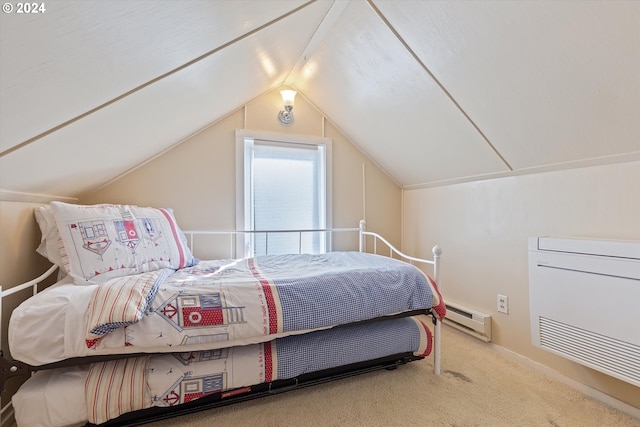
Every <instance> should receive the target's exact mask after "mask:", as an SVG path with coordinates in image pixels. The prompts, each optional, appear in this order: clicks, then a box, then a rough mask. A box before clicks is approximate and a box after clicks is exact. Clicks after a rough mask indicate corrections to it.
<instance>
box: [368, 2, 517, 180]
mask: <svg viewBox="0 0 640 427" xmlns="http://www.w3.org/2000/svg"><path fill="white" fill-rule="evenodd" d="M367 3H368V4H369V6H371V8H372V9H373V11H374V12H375V13H376V15H378V17H379V18H380V19H381V20H382V22H384V24H385V25H386V26H387V28H389V30H390V31H391V32H392V33H393V35H394V36H395V37H396V38H397V39H398V41H399V42H400V43H401V44H402V46H404V48H405V49H406V50H407V52H409V54H410V55H411V56H412V57H413V59H415V60H416V62H417V63H418V64H419V65H420V67H421V68H422V69H423V70H424V71H425V72H426V73H427V74H428V75H429V77H431V79H432V80H433V81H434V83H435V84H436V85H438V87H439V88H440V90H442V92H443V93H444V94H445V95H446V97H447V98H449V100H450V101H451V102H452V103H453V105H454V106H455V107H456V108H457V109H458V111H460V113H462V115H463V116H464V117H465V118H466V119H467V121H468V122H469V124H471V126H473V128H474V129H475V130H476V132H478V133H479V134H480V136H481V137H482V139H483V140H484V141H485V142H486V143H487V145H488V146H489V147H490V148H491V150H493V152H494V153H495V155H496V156H498V158H499V159H500V160H501V161H502V163H504V165H505V166H506V167H507V168H508V169H509V170H510V171H512V170H513V167H512V166H511V165H510V164H509V162H508V161H507V159H505V158H504V156H503V155H502V154H501V153H500V152H499V151H498V149H497V148H496V147H495V146H494V145H493V144H492V143H491V141H490V140H489V138H488V137H487V135H485V133H484V132H483V131H482V130H481V129H480V127H479V126H478V125H477V124H476V122H474V121H473V119H472V118H471V117H470V116H469V115H468V114H467V112H466V111H465V110H464V108H462V106H461V105H460V104H459V103H458V101H456V99H455V98H454V97H453V95H452V94H451V92H449V91H448V90H447V88H445V87H444V85H443V84H442V83H441V82H440V80H438V78H437V77H436V76H435V75H434V74H433V73H432V72H431V70H430V69H429V67H427V65H426V64H425V63H424V62H422V60H421V59H420V57H419V56H418V55H417V54H416V53H415V52H414V51H413V49H411V46H409V44H408V43H407V42H406V41H405V39H404V38H403V37H402V36H401V35H400V33H398V31H397V30H396V29H395V28H394V27H393V25H391V22H389V20H388V19H387V18H386V17H385V16H384V15H383V13H382V11H380V9H378V7H377V6H376V5H375V4H374V3H373V0H367Z"/></svg>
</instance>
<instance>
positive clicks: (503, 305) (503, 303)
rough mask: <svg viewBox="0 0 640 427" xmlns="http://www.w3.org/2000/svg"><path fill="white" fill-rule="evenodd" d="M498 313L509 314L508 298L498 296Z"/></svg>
mask: <svg viewBox="0 0 640 427" xmlns="http://www.w3.org/2000/svg"><path fill="white" fill-rule="evenodd" d="M498 312H500V313H505V314H509V297H507V296H505V295H500V294H498Z"/></svg>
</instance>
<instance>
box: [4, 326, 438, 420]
mask: <svg viewBox="0 0 640 427" xmlns="http://www.w3.org/2000/svg"><path fill="white" fill-rule="evenodd" d="M427 322H428V318H427V317H426V316H418V317H410V318H401V319H392V320H382V321H378V322H375V323H369V324H362V325H351V326H345V327H340V328H334V329H330V330H324V331H318V332H312V333H309V334H305V335H295V336H289V337H285V338H280V339H277V340H274V341H271V342H268V343H260V344H254V345H249V346H243V347H235V348H229V349H223V350H220V351H217V352H187V353H174V354H163V355H151V356H145V357H144V358H130V359H126V361H129V362H131V361H135V362H136V363H138V361H139V360H140V359H144V366H145V369H144V377H143V379H141V381H142V382H145V383H146V384H147V386H148V391H147V392H146V393H145V396H144V402H142V403H141V404H140V407H139V408H135V409H143V408H146V407H151V406H161V407H167V406H174V405H177V404H180V403H184V402H188V401H191V400H194V399H197V398H199V397H202V396H205V395H207V394H211V393H214V392H218V391H224V390H233V389H237V388H240V387H247V386H251V385H254V384H258V383H263V382H270V381H274V380H277V379H289V378H294V377H297V376H300V375H303V374H306V373H310V372H315V371H318V370H323V369H329V368H334V367H338V366H342V365H347V364H351V363H357V362H362V361H366V360H372V359H376V358H380V357H385V356H389V355H392V354H398V353H405V352H413V353H414V354H415V355H417V356H426V355H428V354H429V353H430V351H431V344H432V338H431V333H430V331H429V328H428V327H427ZM123 363H125V360H121V361H118V362H104V363H98V364H94V365H91V366H90V367H89V366H86V365H85V366H84V367H73V368H60V369H54V370H44V371H39V372H37V373H35V374H34V375H33V376H32V377H31V378H30V379H29V380H28V381H27V382H26V383H25V384H23V385H22V387H21V388H20V389H19V390H18V392H17V393H16V394H15V395H14V397H13V406H14V408H15V411H16V420H17V421H18V427H22V426H35V425H47V426H51V427H56V426H70V425H71V426H75V425H83V424H84V423H86V422H87V421H91V422H93V423H97V422H105V421H106V420H108V419H110V418H114V417H116V416H118V415H119V414H121V413H124V412H122V409H121V406H120V402H117V403H116V404H115V409H113V410H106V409H105V408H106V406H105V405H103V404H100V405H96V404H95V402H94V401H93V400H92V398H90V397H87V396H90V395H96V396H97V397H96V399H97V401H98V402H103V401H104V400H105V397H106V396H109V397H110V398H111V399H113V400H114V401H115V398H116V396H117V397H120V396H128V393H127V392H126V390H123V387H122V386H120V385H118V386H114V385H111V386H109V387H102V386H99V387H98V386H97V387H94V386H93V385H95V384H97V383H99V382H100V379H101V378H104V376H105V375H106V374H107V372H108V373H109V378H112V376H117V374H114V373H119V372H120V371H119V369H120V368H119V367H117V366H116V364H120V366H122V364H123ZM132 388H134V387H132ZM136 388H139V387H137V386H136ZM96 390H97V393H95V392H96Z"/></svg>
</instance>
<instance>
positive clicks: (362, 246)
mask: <svg viewBox="0 0 640 427" xmlns="http://www.w3.org/2000/svg"><path fill="white" fill-rule="evenodd" d="M343 232H358V233H359V239H358V240H359V243H358V250H359V251H360V252H366V250H367V237H371V238H372V239H373V250H372V253H374V254H377V253H378V240H379V241H380V242H382V243H383V244H384V245H386V247H387V248H388V250H389V254H388V256H389V257H394V255H395V256H396V257H397V258H399V259H401V260H405V261H406V262H409V263H411V264H413V263H416V264H427V265H431V266H433V276H432V277H433V279H434V280H435V282H436V283H437V284H438V287H439V289H441V283H440V256H441V254H442V249H441V248H440V247H439V246H437V245H436V246H434V247H433V249H432V252H433V260H428V259H422V258H416V257H413V256H409V255H406V254H405V253H403V252H401V251H400V250H398V249H397V248H396V247H394V246H393V245H392V244H391V243H390V242H389V241H388V240H386V239H385V238H384V237H382V236H381V235H380V234H378V233H374V232H371V231H366V221H365V220H361V221H360V224H359V227H358V228H333V229H302V230H251V231H244V230H232V231H183V233H184V234H185V235H186V236H187V239H188V241H189V247H190V249H191V252H192V253H193V250H194V247H195V238H196V237H197V236H206V235H223V236H229V258H233V257H234V253H235V249H236V247H237V237H238V236H239V235H243V234H253V235H256V234H264V235H265V236H266V243H265V245H266V248H265V249H266V251H267V253H268V241H269V239H268V236H269V235H270V234H279V233H297V234H298V249H299V252H300V249H301V244H302V243H301V242H302V235H304V234H310V233H328V235H329V236H332V235H333V233H343ZM331 240H332V239H329V241H331ZM57 269H58V266H57V265H53V266H51V267H50V268H49V269H48V270H47V271H45V272H44V273H42V274H41V275H40V276H38V277H36V278H35V279H33V280H30V281H28V282H25V283H22V284H20V285H17V286H14V287H12V288H9V289H6V290H2V286H0V319H1V318H2V300H3V299H4V298H5V297H7V296H9V295H13V294H15V293H17V292H21V291H24V290H26V289H29V288H31V290H32V294H33V295H35V294H37V293H38V285H39V284H40V283H42V282H43V281H44V280H45V279H47V278H48V277H49V276H51V275H52V274H53V273H54V272H55V271H56V270H57ZM433 323H434V332H433V350H432V351H433V373H434V374H435V375H440V372H441V367H440V366H441V351H440V337H441V324H442V322H441V321H440V320H438V319H437V317H436V316H433ZM0 332H1V331H0ZM0 356H1V352H0ZM0 359H1V357H0ZM0 369H1V370H2V371H7V372H9V375H11V374H13V373H16V372H18V371H19V370H21V368H20V367H19V366H18V365H17V364H14V365H11V364H6V363H5V361H4V359H2V366H1V367H0ZM2 391H4V390H0V392H2ZM12 411H13V408H12V407H11V402H9V403H7V404H6V405H5V406H4V407H2V408H1V409H0V426H2V425H4V423H5V419H6V418H8V417H10V416H11V414H12Z"/></svg>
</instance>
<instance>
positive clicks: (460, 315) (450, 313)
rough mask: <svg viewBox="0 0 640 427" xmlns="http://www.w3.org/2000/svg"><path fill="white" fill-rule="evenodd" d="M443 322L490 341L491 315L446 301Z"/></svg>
mask: <svg viewBox="0 0 640 427" xmlns="http://www.w3.org/2000/svg"><path fill="white" fill-rule="evenodd" d="M446 306H447V315H446V317H445V318H444V323H446V324H447V325H449V326H453V327H454V328H456V329H459V330H461V331H464V332H466V333H468V334H470V335H473V336H474V337H477V338H480V339H481V340H484V341H487V342H488V341H491V316H489V315H488V314H483V313H480V312H478V311H475V310H471V309H470V308H467V307H464V306H462V305H460V304H456V303H452V302H449V301H447V302H446Z"/></svg>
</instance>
